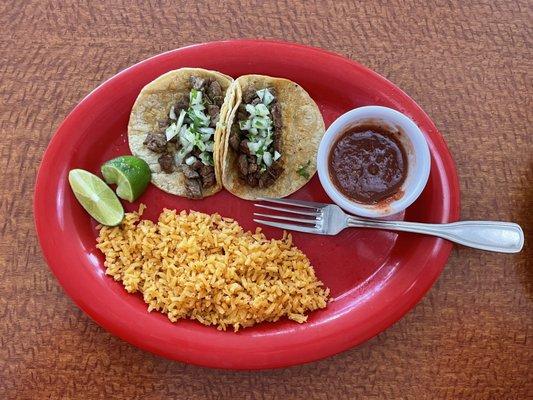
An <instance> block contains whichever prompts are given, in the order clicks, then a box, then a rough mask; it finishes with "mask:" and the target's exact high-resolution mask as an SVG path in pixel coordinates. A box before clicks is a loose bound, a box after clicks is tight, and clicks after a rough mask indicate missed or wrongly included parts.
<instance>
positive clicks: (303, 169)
mask: <svg viewBox="0 0 533 400" xmlns="http://www.w3.org/2000/svg"><path fill="white" fill-rule="evenodd" d="M310 165H311V160H307V163H306V164H305V165H302V166H301V167H300V168H298V169H297V170H296V173H297V174H298V175H300V176H302V177H304V178H305V179H309V171H308V170H307V168H309V166H310Z"/></svg>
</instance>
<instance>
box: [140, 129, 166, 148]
mask: <svg viewBox="0 0 533 400" xmlns="http://www.w3.org/2000/svg"><path fill="white" fill-rule="evenodd" d="M143 144H144V145H145V146H146V147H148V148H149V149H150V150H152V151H153V152H155V153H163V152H164V151H165V150H166V149H167V139H166V138H165V135H164V134H162V133H149V134H148V135H146V139H144V142H143Z"/></svg>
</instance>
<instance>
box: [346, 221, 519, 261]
mask: <svg viewBox="0 0 533 400" xmlns="http://www.w3.org/2000/svg"><path fill="white" fill-rule="evenodd" d="M347 224H348V226H350V227H360V228H374V229H386V230H391V231H403V232H413V233H422V234H426V235H432V236H438V237H440V238H443V239H447V240H450V241H452V242H455V243H459V244H462V245H463V246H468V247H473V248H475V249H481V250H488V251H496V252H500V253H518V252H519V251H520V250H522V246H523V245H524V232H523V231H522V228H520V225H518V224H515V223H512V222H499V221H461V222H452V223H449V224H424V223H419V222H406V221H370V220H365V219H359V218H355V217H351V216H348V221H347Z"/></svg>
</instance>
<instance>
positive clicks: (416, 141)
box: [317, 106, 431, 218]
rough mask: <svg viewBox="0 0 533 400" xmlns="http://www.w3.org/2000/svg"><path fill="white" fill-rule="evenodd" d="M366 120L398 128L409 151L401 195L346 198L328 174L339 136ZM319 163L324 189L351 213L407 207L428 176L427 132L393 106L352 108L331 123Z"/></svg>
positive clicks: (373, 214)
mask: <svg viewBox="0 0 533 400" xmlns="http://www.w3.org/2000/svg"><path fill="white" fill-rule="evenodd" d="M363 124H365V125H366V124H373V125H378V126H382V127H384V128H386V129H388V130H390V131H392V132H399V138H400V141H401V143H402V145H403V147H404V149H405V152H406V154H407V176H406V178H405V181H404V183H403V185H402V186H401V188H400V191H399V196H397V197H395V198H392V199H389V200H388V201H382V202H380V203H377V204H363V203H359V202H356V201H353V200H351V199H349V198H347V197H346V196H344V195H343V194H342V193H341V192H340V191H339V190H338V189H337V188H336V187H335V185H334V184H333V182H332V180H331V177H330V174H329V167H328V164H329V153H330V150H331V147H332V146H333V144H334V143H335V141H336V140H337V138H338V137H339V136H340V135H341V134H342V133H344V132H345V131H346V130H347V129H351V128H353V127H356V126H359V125H363ZM317 167H318V176H319V178H320V182H321V183H322V186H323V187H324V190H325V191H326V193H327V194H328V196H329V197H330V198H331V199H332V200H333V201H334V202H335V203H336V204H338V205H339V206H340V207H342V208H343V209H344V210H346V211H348V212H349V213H352V214H356V215H360V216H362V217H370V218H379V217H385V216H387V215H392V214H397V213H399V212H401V211H403V210H405V209H406V208H407V207H409V206H410V205H411V204H412V203H413V202H414V201H415V200H416V199H417V198H418V196H420V193H422V190H424V187H425V186H426V183H427V180H428V177H429V170H430V168H431V157H430V154H429V148H428V144H427V142H426V139H425V137H424V134H423V133H422V132H421V131H420V129H419V128H418V126H417V125H416V124H415V123H414V122H413V121H412V120H411V119H409V118H408V117H407V116H405V115H404V114H402V113H400V112H398V111H396V110H393V109H391V108H387V107H381V106H367V107H360V108H356V109H353V110H350V111H348V112H347V113H345V114H343V115H341V116H340V117H339V118H337V119H336V120H335V122H333V124H331V126H330V127H329V128H328V130H327V131H326V133H325V134H324V137H323V138H322V141H321V142H320V146H319V148H318V156H317Z"/></svg>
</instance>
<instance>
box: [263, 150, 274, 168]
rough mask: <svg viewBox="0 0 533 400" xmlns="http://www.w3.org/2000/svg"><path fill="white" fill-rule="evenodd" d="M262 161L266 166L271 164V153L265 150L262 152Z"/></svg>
mask: <svg viewBox="0 0 533 400" xmlns="http://www.w3.org/2000/svg"><path fill="white" fill-rule="evenodd" d="M263 161H264V162H265V165H266V166H267V167H270V166H271V165H272V155H271V154H270V153H269V152H268V151H265V152H264V153H263Z"/></svg>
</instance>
